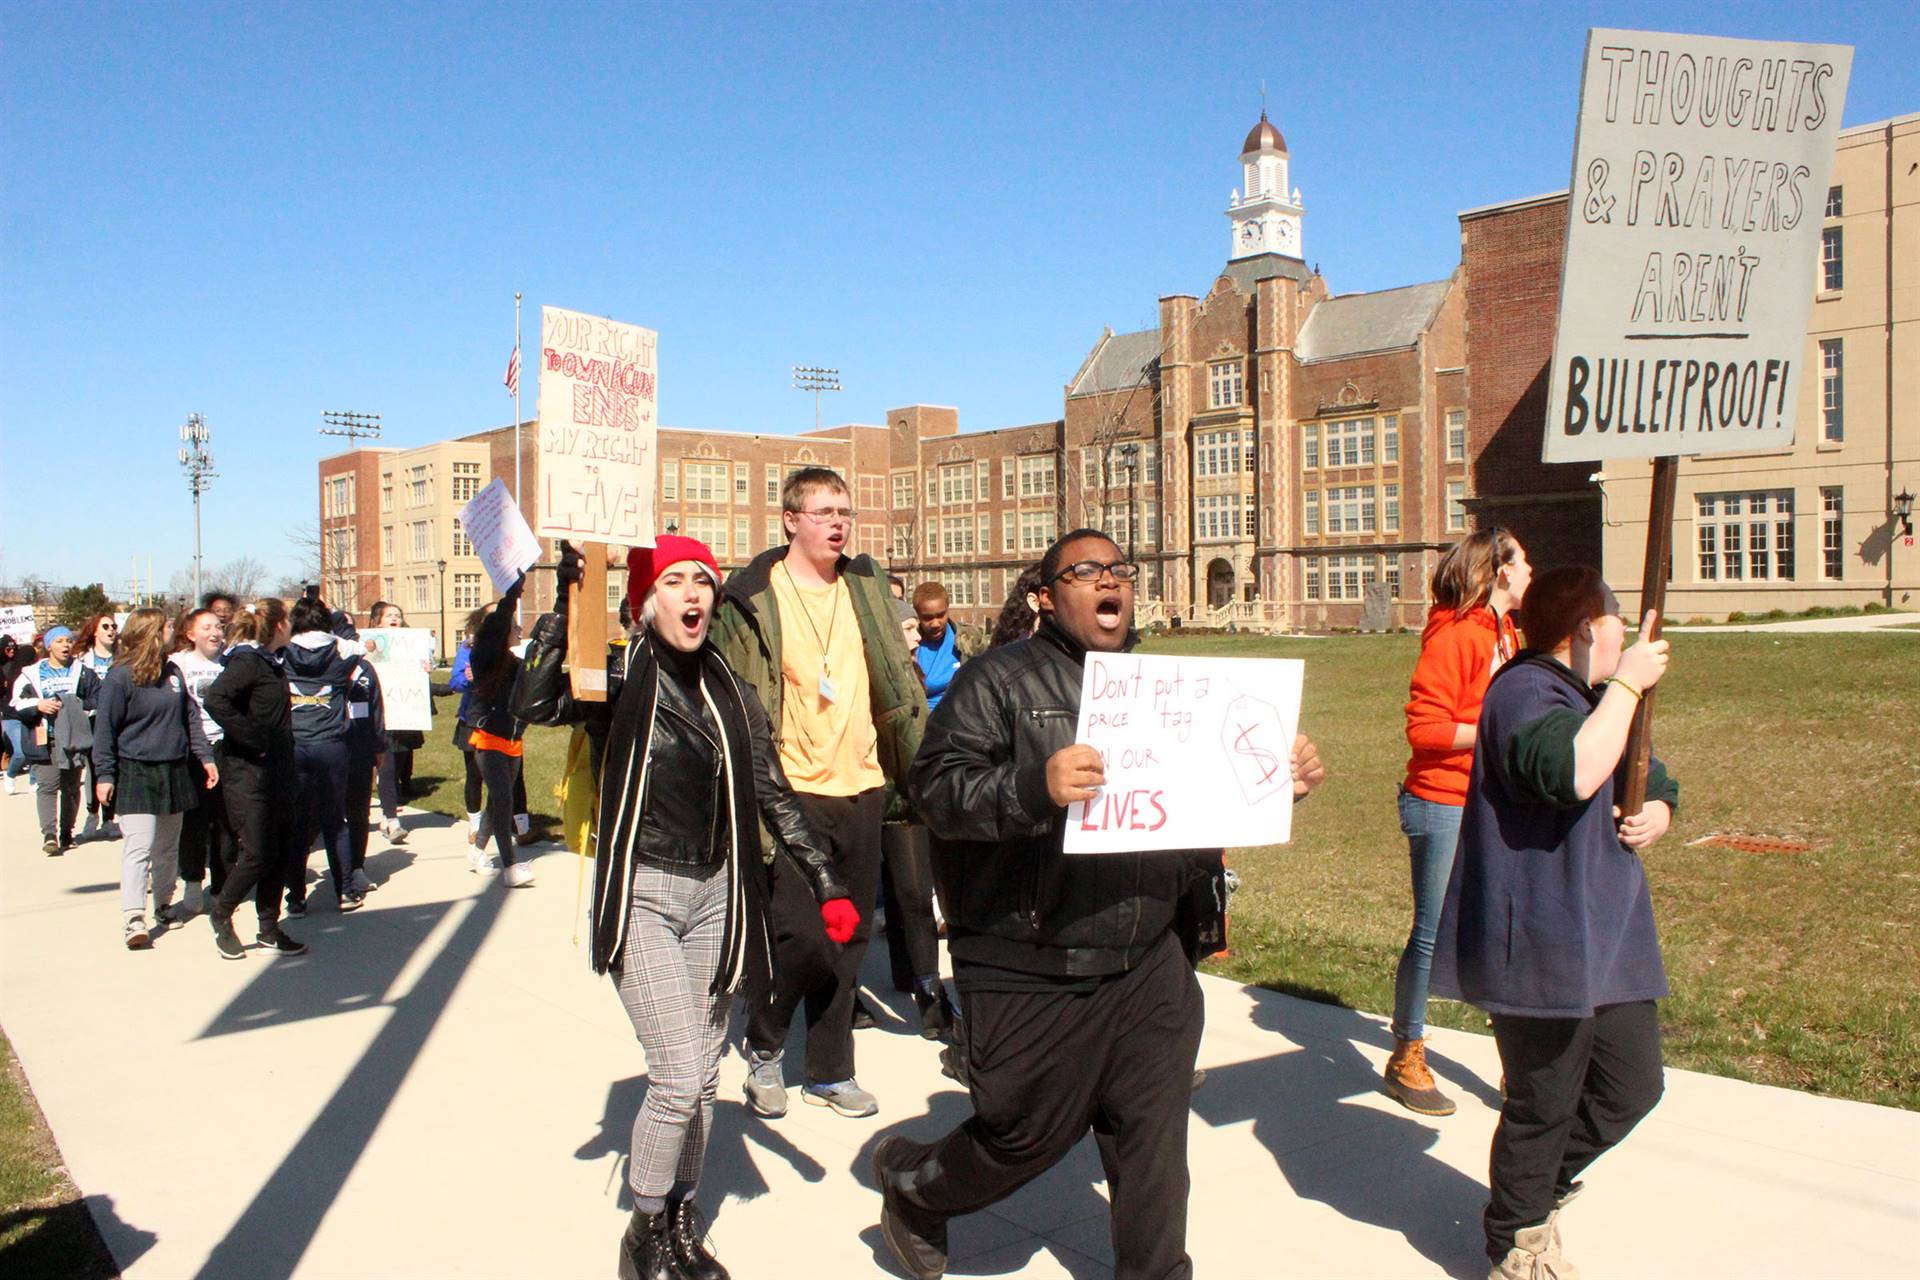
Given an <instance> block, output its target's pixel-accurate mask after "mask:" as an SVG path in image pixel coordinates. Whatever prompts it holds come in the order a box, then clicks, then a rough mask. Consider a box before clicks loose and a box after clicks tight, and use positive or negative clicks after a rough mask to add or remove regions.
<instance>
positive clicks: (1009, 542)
mask: <svg viewBox="0 0 1920 1280" xmlns="http://www.w3.org/2000/svg"><path fill="white" fill-rule="evenodd" d="M1019 528H1020V519H1019V517H1018V516H1017V515H1015V514H1014V513H1013V512H1011V511H1002V512H1001V513H1000V549H1001V550H1002V551H1011V550H1013V548H1014V546H1015V545H1016V540H1017V539H1018V537H1019V532H1018V531H1019Z"/></svg>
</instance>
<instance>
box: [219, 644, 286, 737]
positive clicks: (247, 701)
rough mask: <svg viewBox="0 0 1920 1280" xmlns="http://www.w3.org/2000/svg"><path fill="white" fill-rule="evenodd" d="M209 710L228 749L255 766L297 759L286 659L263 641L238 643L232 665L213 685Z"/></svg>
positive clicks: (230, 657)
mask: <svg viewBox="0 0 1920 1280" xmlns="http://www.w3.org/2000/svg"><path fill="white" fill-rule="evenodd" d="M206 706H207V714H208V715H210V716H212V717H213V722H214V723H215V724H217V725H219V726H220V732H221V734H222V737H221V739H220V747H221V750H222V752H224V753H225V754H226V755H227V756H229V757H231V758H236V759H239V760H243V761H245V762H247V763H249V764H253V765H269V764H279V763H283V762H284V763H287V764H291V763H292V761H293V700H292V697H291V696H290V695H289V693H288V691H287V668H286V664H285V663H283V662H281V661H280V660H279V659H278V658H275V657H274V656H273V655H272V654H269V653H267V652H265V651H264V650H262V649H261V648H260V647H259V646H258V645H252V644H243V645H236V646H235V647H234V649H233V651H232V652H231V653H229V654H228V655H227V669H226V670H225V671H222V672H221V673H220V678H219V679H217V680H215V681H214V682H213V683H212V684H210V685H208V686H207V695H206Z"/></svg>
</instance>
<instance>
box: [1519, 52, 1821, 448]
mask: <svg viewBox="0 0 1920 1280" xmlns="http://www.w3.org/2000/svg"><path fill="white" fill-rule="evenodd" d="M1852 66H1853V50H1852V49H1850V48H1848V47H1847V46H1845V45H1826V44H1795V43H1787V42H1778V41H1761V40H1733V39H1722V38H1719V37H1712V36H1693V35H1668V34H1663V33H1659V32H1650V31H1618V30H1606V29H1595V30H1593V31H1591V32H1589V33H1588V37H1587V52H1586V62H1585V66H1584V70H1583V73H1582V77H1581V88H1580V117H1579V131H1578V134H1577V136H1576V138H1575V143H1574V160H1573V182H1572V189H1571V191H1570V193H1569V199H1568V209H1567V213H1568V218H1567V239H1566V261H1565V267H1564V273H1563V275H1562V277H1561V286H1560V316H1559V327H1558V330H1557V333H1556V337H1555V345H1554V356H1553V365H1552V377H1551V383H1550V385H1551V390H1550V392H1549V395H1548V402H1547V418H1546V440H1545V446H1544V448H1543V450H1542V457H1543V458H1544V459H1545V460H1546V461H1547V462H1595V461H1603V460H1605V459H1608V458H1650V457H1661V456H1679V455H1686V454H1704V453H1729V452H1734V451H1738V450H1750V449H1784V448H1787V447H1789V446H1791V445H1792V444H1793V433H1794V418H1795V413H1796V410H1797V408H1798V405H1799V402H1800V389H1801V387H1802V386H1803V385H1804V384H1805V382H1806V379H1807V378H1808V377H1809V375H1810V372H1811V371H1809V369H1808V368H1807V365H1808V360H1807V356H1806V350H1805V348H1806V337H1807V319H1808V314H1809V312H1810V310H1811V308H1812V305H1813V293H1814V288H1815V284H1816V280H1817V277H1818V275H1819V272H1820V270H1821V256H1820V246H1821V229H1822V224H1823V221H1824V215H1825V214H1826V211H1827V204H1826V202H1827V187H1828V180H1829V178H1830V177H1831V174H1832V170H1833V148H1834V141H1835V139H1836V137H1837V136H1838V134H1839V130H1840V110H1841V106H1842V104H1843V103H1844V102H1845V100H1846V93H1847V79H1848V75H1849V73H1850V71H1851V69H1852Z"/></svg>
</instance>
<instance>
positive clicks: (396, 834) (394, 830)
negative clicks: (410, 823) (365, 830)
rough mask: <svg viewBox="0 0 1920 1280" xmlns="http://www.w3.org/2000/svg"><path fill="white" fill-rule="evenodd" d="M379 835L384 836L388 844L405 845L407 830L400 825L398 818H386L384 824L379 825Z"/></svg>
mask: <svg viewBox="0 0 1920 1280" xmlns="http://www.w3.org/2000/svg"><path fill="white" fill-rule="evenodd" d="M380 834H381V835H383V836H385V837H386V838H387V841H388V843H390V844H405V843H406V842H407V829H406V828H405V827H403V826H401V825H400V819H398V818H388V819H387V820H386V821H385V822H383V823H381V824H380Z"/></svg>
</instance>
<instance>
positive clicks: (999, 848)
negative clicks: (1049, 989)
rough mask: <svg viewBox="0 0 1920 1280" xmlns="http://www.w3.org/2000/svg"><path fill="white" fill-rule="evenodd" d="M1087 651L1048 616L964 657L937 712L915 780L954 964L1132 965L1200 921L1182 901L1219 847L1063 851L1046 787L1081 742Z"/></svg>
mask: <svg viewBox="0 0 1920 1280" xmlns="http://www.w3.org/2000/svg"><path fill="white" fill-rule="evenodd" d="M1085 658H1086V650H1085V649H1084V648H1083V647H1081V646H1080V645H1079V644H1078V643H1077V642H1076V641H1074V640H1073V639H1072V638H1071V637H1069V636H1068V635H1067V634H1066V633H1065V632H1064V631H1062V630H1060V629H1059V628H1058V627H1057V626H1055V625H1054V622H1053V620H1052V619H1051V618H1047V619H1045V620H1044V621H1042V623H1041V624H1040V630H1039V631H1038V632H1037V633H1036V634H1034V635H1033V636H1032V637H1030V638H1028V639H1026V640H1020V641H1016V642H1014V643H1013V644H1010V645H1005V646H1003V647H1001V648H999V649H994V650H991V651H989V652H987V653H984V654H981V655H980V656H979V657H977V658H975V659H974V660H973V661H971V662H969V663H967V664H966V665H964V666H962V667H961V668H960V670H959V672H958V674H956V675H955V676H954V679H953V684H952V686H951V687H949V688H948V690H947V694H946V696H945V697H944V698H942V699H941V700H940V705H939V706H938V707H936V708H935V709H934V712H933V718H932V719H931V720H930V721H929V722H928V724H927V733H926V739H925V740H924V741H923V742H922V743H921V744H920V751H919V754H918V755H916V756H915V757H914V760H913V769H912V771H911V772H910V773H909V774H908V777H907V790H908V794H909V796H910V797H911V798H912V800H913V805H914V808H915V810H916V811H917V812H918V813H919V814H920V817H921V820H922V821H924V822H925V823H926V824H927V827H928V829H929V830H930V831H931V832H932V835H933V858H934V873H935V878H936V880H937V882H938V885H939V892H940V906H941V909H942V911H943V912H944V913H945V914H946V918H947V945H948V948H949V949H950V950H951V952H952V953H953V957H954V960H955V962H956V963H964V962H968V961H972V962H976V963H979V964H985V965H991V966H993V967H995V968H1000V969H1011V970H1014V971H1016V972H1021V973H1032V974H1041V975H1049V976H1055V977H1087V976H1098V975H1104V974H1113V973H1120V972H1124V971H1125V970H1127V969H1131V968H1132V967H1133V966H1134V965H1136V964H1138V963H1139V962H1140V961H1141V960H1142V959H1144V958H1145V957H1146V955H1147V953H1148V952H1149V951H1150V950H1152V948H1153V947H1154V946H1155V945H1156V944H1158V943H1159V941H1160V939H1161V935H1162V934H1164V933H1166V932H1168V931H1169V930H1171V929H1173V928H1174V927H1175V925H1176V923H1180V924H1183V926H1184V925H1186V924H1188V923H1190V922H1186V921H1182V920H1181V918H1180V917H1181V905H1182V900H1183V899H1186V898H1188V897H1189V895H1190V894H1191V893H1192V892H1193V890H1194V889H1195V888H1196V885H1198V884H1200V883H1201V882H1203V881H1204V880H1205V879H1206V878H1207V877H1209V876H1210V875H1216V874H1218V873H1219V871H1220V867H1221V859H1220V851H1219V850H1217V849H1211V850H1191V851H1184V852H1164V853H1161V852H1155V853H1110V854H1075V855H1072V856H1068V855H1066V854H1064V853H1062V852H1061V841H1062V837H1063V835H1064V833H1065V830H1066V814H1067V811H1066V809H1064V808H1063V807H1061V806H1059V805H1056V804H1054V803H1053V800H1052V798H1051V797H1050V796H1049V795H1048V794H1047V760H1048V759H1049V758H1050V757H1051V756H1052V755H1053V754H1054V753H1055V752H1057V751H1060V750H1061V749H1063V748H1065V747H1068V746H1071V745H1073V740H1074V729H1075V727H1076V725H1077V723H1078V721H1079V715H1080V683H1081V669H1082V667H1083V665H1084V662H1085ZM1184 941H1186V942H1187V945H1188V950H1189V953H1190V954H1191V953H1193V952H1194V950H1195V947H1194V943H1193V941H1192V939H1184Z"/></svg>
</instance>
